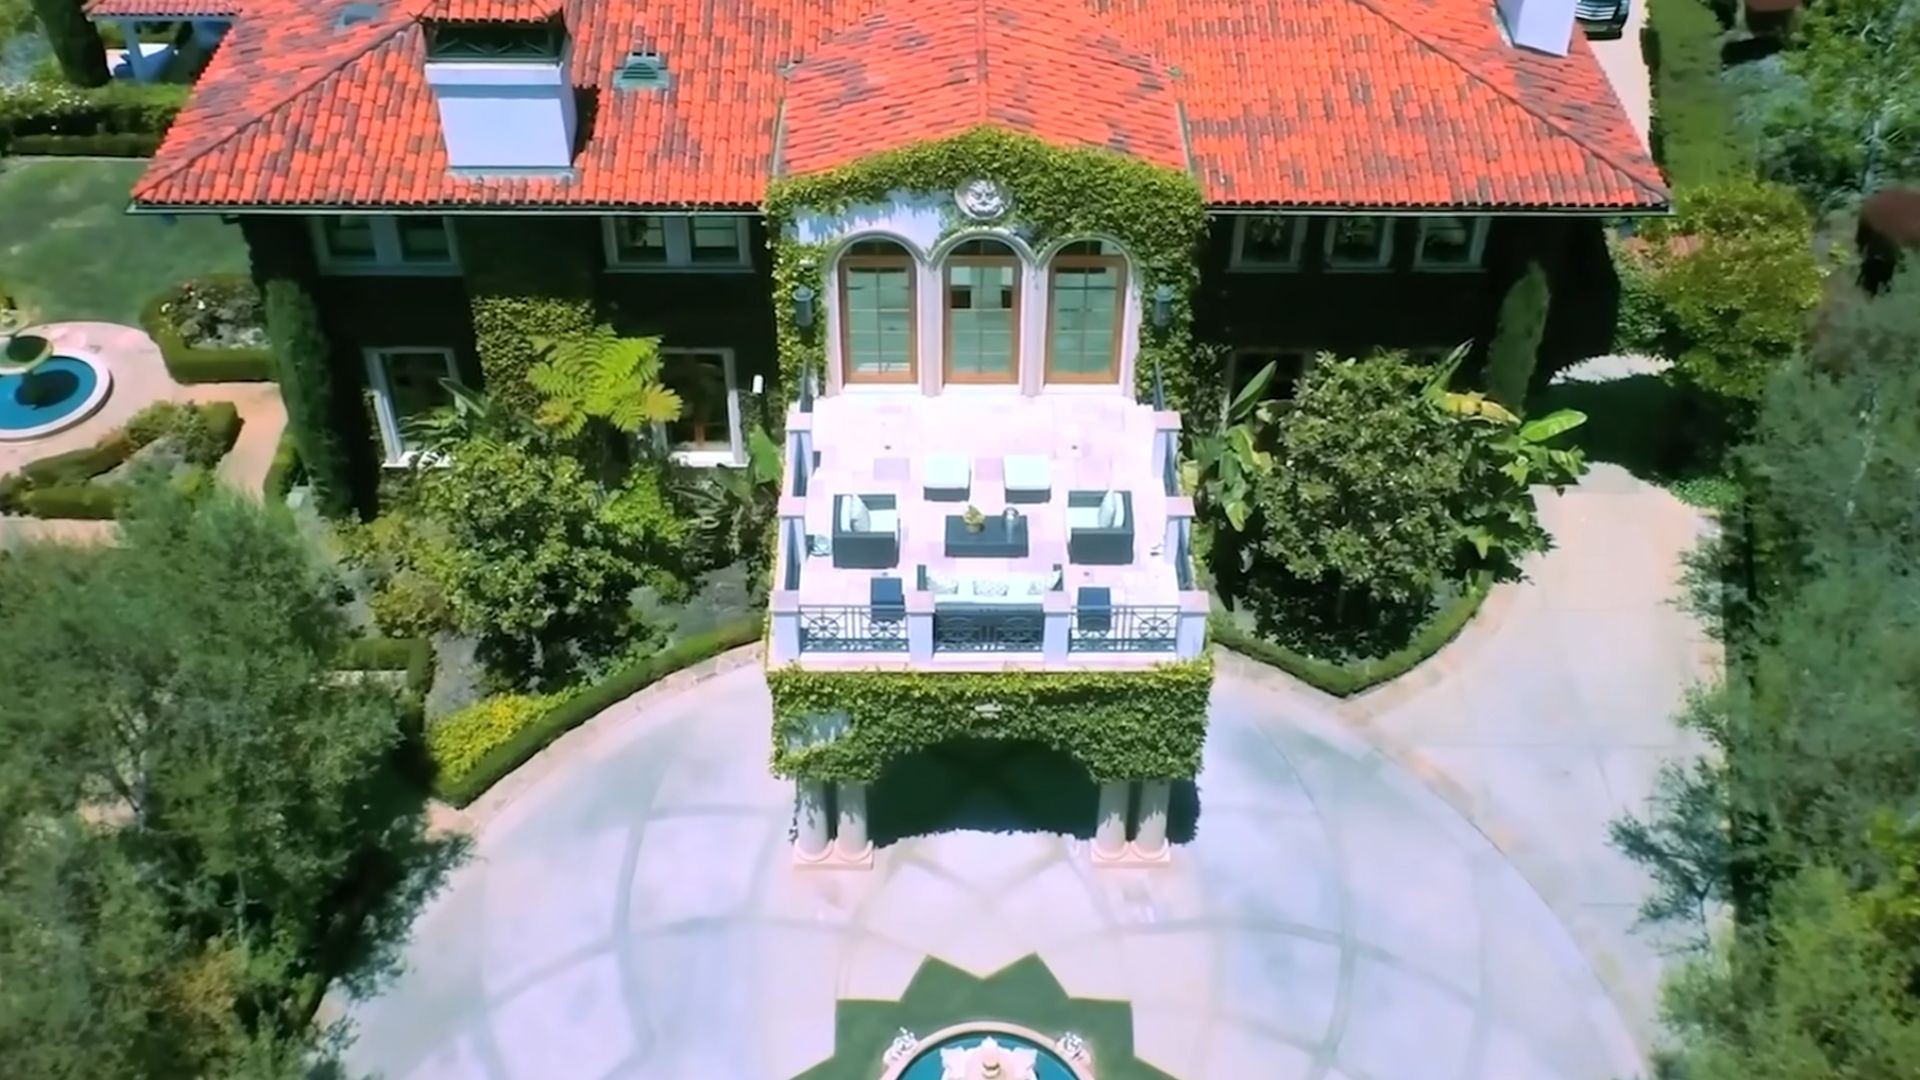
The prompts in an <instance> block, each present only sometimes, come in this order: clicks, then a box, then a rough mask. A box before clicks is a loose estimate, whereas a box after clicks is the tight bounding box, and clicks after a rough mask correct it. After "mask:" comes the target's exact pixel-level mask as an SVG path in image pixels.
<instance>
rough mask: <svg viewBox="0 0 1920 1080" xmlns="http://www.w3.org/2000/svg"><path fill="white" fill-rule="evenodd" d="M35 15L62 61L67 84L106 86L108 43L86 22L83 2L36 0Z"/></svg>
mask: <svg viewBox="0 0 1920 1080" xmlns="http://www.w3.org/2000/svg"><path fill="white" fill-rule="evenodd" d="M33 13H34V14H35V15H37V16H39V17H40V27H41V29H43V30H45V31H46V33H47V43H48V44H49V45H52V46H53V55H54V58H55V59H57V60H58V61H59V62H60V74H61V75H62V76H63V77H65V79H66V80H67V81H68V82H70V83H72V84H73V85H75V86H105V85H106V84H107V79H108V78H109V77H110V76H109V74H108V72H107V49H106V44H105V43H104V42H102V41H101V40H100V31H99V29H97V28H96V27H95V26H94V25H93V23H92V22H91V21H89V20H88V19H87V13H86V7H85V5H84V4H83V3H82V2H81V0H33Z"/></svg>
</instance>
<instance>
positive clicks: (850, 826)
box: [833, 783, 873, 862]
mask: <svg viewBox="0 0 1920 1080" xmlns="http://www.w3.org/2000/svg"><path fill="white" fill-rule="evenodd" d="M834 803H835V805H836V806H837V807H838V809H839V811H840V820H839V824H838V826H837V827H836V828H835V829H834V835H833V854H834V856H835V857H836V858H839V859H842V860H844V861H847V862H864V861H866V860H867V859H870V858H872V857H873V842H872V841H870V840H868V839H867V785H865V784H853V783H842V784H841V785H840V786H839V789H838V790H837V791H835V792H834Z"/></svg>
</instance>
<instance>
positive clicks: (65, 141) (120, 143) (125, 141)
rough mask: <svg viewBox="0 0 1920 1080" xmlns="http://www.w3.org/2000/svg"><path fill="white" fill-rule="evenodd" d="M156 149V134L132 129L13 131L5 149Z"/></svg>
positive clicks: (90, 152) (78, 152)
mask: <svg viewBox="0 0 1920 1080" xmlns="http://www.w3.org/2000/svg"><path fill="white" fill-rule="evenodd" d="M158 149H160V136H158V135H142V134H137V133H133V132H122V131H115V132H107V133H103V134H96V135H16V136H14V137H13V138H12V139H10V140H8V142H7V153H9V154H14V155H17V156H22V157H33V156H39V157H118V158H148V157H152V156H153V153H154V151H156V150H158Z"/></svg>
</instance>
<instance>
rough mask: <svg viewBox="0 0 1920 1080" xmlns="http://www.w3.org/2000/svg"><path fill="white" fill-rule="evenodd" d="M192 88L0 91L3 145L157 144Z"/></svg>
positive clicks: (29, 86)
mask: <svg viewBox="0 0 1920 1080" xmlns="http://www.w3.org/2000/svg"><path fill="white" fill-rule="evenodd" d="M191 90H192V87H188V86H177V85H173V84H169V83H124V82H121V83H111V84H109V85H106V86H102V87H99V88H97V89H93V90H80V89H76V88H74V87H71V86H49V85H46V84H44V83H25V84H22V85H18V86H7V87H0V140H5V141H7V142H9V143H10V142H11V140H12V139H14V138H17V137H21V136H27V135H58V136H79V135H88V136H96V135H143V136H148V137H152V138H155V139H157V138H159V137H160V136H163V135H165V134H166V133H167V129H168V128H169V127H171V126H172V125H173V118H174V117H175V116H176V115H178V114H179V112H180V109H181V108H182V107H183V106H185V105H186V103H187V95H188V94H189V93H190V92H191Z"/></svg>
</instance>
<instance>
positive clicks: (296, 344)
mask: <svg viewBox="0 0 1920 1080" xmlns="http://www.w3.org/2000/svg"><path fill="white" fill-rule="evenodd" d="M261 293H262V295H263V297H264V303H265V308H266V317H267V328H268V336H269V337H270V338H272V340H273V371H274V374H275V376H276V378H275V380H274V381H275V382H278V383H279V384H280V400H281V401H283V402H284V403H285V404H286V407H287V431H288V433H289V434H291V435H292V436H293V442H294V446H295V447H296V448H297V452H298V453H299V455H300V463H301V464H302V465H303V466H305V467H306V470H307V482H308V484H309V485H310V486H311V487H312V489H313V498H314V503H315V505H316V507H317V508H318V509H319V511H320V512H321V513H322V514H324V515H326V516H328V517H338V516H339V515H340V514H342V513H345V512H346V510H347V505H348V502H349V499H350V497H351V495H352V493H353V470H352V466H351V463H350V462H349V461H348V458H347V454H346V448H345V447H344V446H343V445H342V440H341V438H340V434H339V432H338V431H336V430H335V427H334V423H333V409H334V386H333V348H332V346H331V345H330V344H329V343H328V341H327V335H326V331H325V330H323V329H322V328H321V320H320V309H319V307H318V306H317V305H316V304H315V303H314V299H313V294H312V293H311V292H310V291H309V289H308V288H307V285H306V283H305V282H304V281H300V280H297V279H295V278H292V277H277V278H273V279H271V280H269V281H267V283H266V286H265V287H264V288H263V289H262V290H261Z"/></svg>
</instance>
